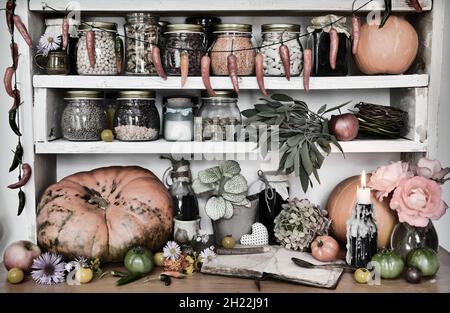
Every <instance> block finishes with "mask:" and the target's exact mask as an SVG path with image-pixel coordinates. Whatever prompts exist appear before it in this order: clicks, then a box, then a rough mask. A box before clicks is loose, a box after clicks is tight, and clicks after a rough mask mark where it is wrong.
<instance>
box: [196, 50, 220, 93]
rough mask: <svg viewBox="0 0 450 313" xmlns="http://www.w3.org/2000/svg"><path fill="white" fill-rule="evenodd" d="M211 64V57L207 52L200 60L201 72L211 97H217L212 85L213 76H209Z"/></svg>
mask: <svg viewBox="0 0 450 313" xmlns="http://www.w3.org/2000/svg"><path fill="white" fill-rule="evenodd" d="M210 66H211V58H210V57H209V56H208V55H207V54H205V55H204V56H202V58H201V60H200V72H201V74H202V81H203V85H204V86H205V89H206V90H207V91H208V94H209V95H210V96H211V97H215V96H216V95H217V94H216V92H215V91H214V89H213V88H212V86H211V78H210V76H209V71H210Z"/></svg>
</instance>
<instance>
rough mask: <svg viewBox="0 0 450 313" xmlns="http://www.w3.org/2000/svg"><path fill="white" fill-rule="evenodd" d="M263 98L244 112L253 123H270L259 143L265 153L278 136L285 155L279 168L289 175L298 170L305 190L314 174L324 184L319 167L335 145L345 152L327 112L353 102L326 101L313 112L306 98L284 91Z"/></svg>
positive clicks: (281, 153)
mask: <svg viewBox="0 0 450 313" xmlns="http://www.w3.org/2000/svg"><path fill="white" fill-rule="evenodd" d="M260 100H261V101H262V103H258V104H255V105H254V109H249V110H245V111H243V112H242V115H243V116H245V117H246V118H247V123H248V124H249V126H250V127H258V126H260V125H266V126H268V127H263V128H259V139H258V147H259V148H260V151H261V153H263V155H264V154H265V153H266V152H269V151H270V149H271V148H272V147H271V142H272V138H273V137H274V136H278V138H279V146H278V149H279V150H278V151H279V153H280V156H281V158H280V163H279V168H278V171H279V172H286V174H287V175H289V174H292V173H295V175H296V176H297V177H299V179H300V182H301V185H302V188H303V191H304V192H306V191H307V190H308V188H309V187H310V186H311V187H312V186H313V182H312V178H311V176H314V177H315V179H316V180H317V182H319V184H320V178H319V172H318V171H319V169H320V168H321V167H322V164H323V162H324V160H325V156H326V155H328V154H330V153H331V145H334V146H336V147H337V148H338V149H339V150H340V151H341V152H342V154H344V151H343V150H342V147H341V146H340V144H339V142H338V141H337V139H336V137H335V136H334V135H332V134H331V133H330V131H329V128H328V124H329V120H328V119H327V118H325V117H324V115H325V114H327V113H330V112H332V111H335V110H338V109H340V108H342V107H344V106H346V105H347V104H349V103H350V102H347V103H344V104H341V105H339V106H336V107H333V108H330V109H327V105H323V106H322V107H321V108H320V109H319V110H318V111H317V112H313V111H311V110H310V109H309V108H308V105H307V104H306V103H305V102H303V101H300V100H294V99H293V98H291V97H289V96H287V95H283V94H275V95H272V96H271V97H270V98H261V99H260Z"/></svg>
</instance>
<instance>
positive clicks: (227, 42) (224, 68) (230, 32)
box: [211, 24, 255, 76]
mask: <svg viewBox="0 0 450 313" xmlns="http://www.w3.org/2000/svg"><path fill="white" fill-rule="evenodd" d="M213 29H214V34H215V41H214V44H213V45H212V48H211V70H212V73H213V74H214V75H218V76H225V75H228V64H227V57H228V55H230V54H231V52H228V51H234V50H236V51H234V52H233V54H234V55H235V56H236V58H237V68H238V72H237V74H238V75H239V76H249V75H252V74H253V72H254V68H255V51H254V49H253V47H254V46H253V43H252V25H249V24H218V25H215V26H214V28H213ZM222 51H224V52H222Z"/></svg>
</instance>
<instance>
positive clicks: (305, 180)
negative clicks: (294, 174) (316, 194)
mask: <svg viewBox="0 0 450 313" xmlns="http://www.w3.org/2000/svg"><path fill="white" fill-rule="evenodd" d="M309 181H310V179H309V175H308V173H306V172H305V169H304V168H303V166H301V167H300V183H301V185H302V189H303V192H305V193H306V192H307V191H308V187H309Z"/></svg>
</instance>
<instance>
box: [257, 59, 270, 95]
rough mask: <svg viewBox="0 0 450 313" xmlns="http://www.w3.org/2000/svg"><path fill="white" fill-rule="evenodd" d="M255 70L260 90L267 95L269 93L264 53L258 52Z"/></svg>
mask: <svg viewBox="0 0 450 313" xmlns="http://www.w3.org/2000/svg"><path fill="white" fill-rule="evenodd" d="M255 72H256V81H257V82H258V87H259V90H260V91H261V93H262V94H263V95H264V96H266V97H267V96H268V94H267V90H266V87H265V84H264V55H263V54H262V53H257V54H256V55H255Z"/></svg>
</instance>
